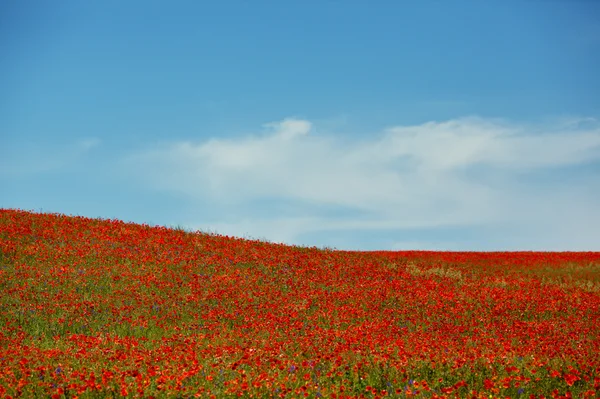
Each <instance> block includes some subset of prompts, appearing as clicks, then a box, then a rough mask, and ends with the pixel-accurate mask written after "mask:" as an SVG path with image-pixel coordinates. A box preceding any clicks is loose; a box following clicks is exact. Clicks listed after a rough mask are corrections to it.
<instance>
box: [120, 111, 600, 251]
mask: <svg viewBox="0 0 600 399" xmlns="http://www.w3.org/2000/svg"><path fill="white" fill-rule="evenodd" d="M263 127H264V128H265V130H264V131H263V132H261V133H260V134H255V135H249V136H245V137H240V138H238V139H218V138H213V139H211V140H207V141H202V142H172V143H166V144H164V145H163V146H161V147H160V148H153V149H147V150H144V151H141V152H139V153H137V154H134V155H132V156H131V157H130V158H129V159H128V161H127V166H128V168H134V169H135V168H136V167H137V168H138V169H137V170H138V172H139V174H138V176H140V175H141V176H142V177H144V178H145V181H146V182H147V183H148V184H150V185H152V186H153V187H155V188H158V189H162V190H167V191H173V192H177V193H180V194H184V195H185V196H187V197H188V198H190V199H192V200H193V199H196V200H202V201H203V202H207V201H208V202H209V203H212V204H213V206H214V208H213V211H214V212H216V213H213V217H214V219H213V220H216V222H215V223H213V225H212V226H211V227H212V228H215V229H216V230H217V231H219V232H222V233H224V234H235V235H241V236H245V235H246V236H253V237H264V238H268V239H272V240H275V241H284V242H289V243H297V237H298V236H299V235H301V234H307V233H311V232H316V231H325V230H327V231H335V230H339V231H342V230H344V231H362V232H364V231H374V230H399V229H410V228H436V227H441V226H457V227H460V226H495V225H498V226H503V228H512V229H514V230H515V231H530V232H531V234H533V235H534V236H532V237H531V239H530V241H529V242H531V244H530V245H531V246H533V245H536V244H535V243H540V242H548V243H555V242H556V243H557V244H556V246H560V242H561V240H560V237H563V235H564V234H565V233H564V232H562V231H560V228H561V226H566V225H568V226H570V227H569V230H570V231H571V233H570V234H577V233H576V232H577V230H578V227H580V228H581V234H586V237H587V238H590V237H591V238H593V239H596V240H597V241H591V240H590V241H589V242H590V243H593V242H599V243H600V227H598V226H600V223H596V224H590V223H589V220H590V216H589V213H595V214H596V215H600V205H597V204H596V202H595V201H593V200H592V198H593V197H594V195H598V197H600V183H599V182H600V180H599V178H598V171H597V170H596V172H595V173H593V172H587V173H586V174H584V175H580V176H577V175H570V176H573V177H577V179H573V180H569V181H552V179H548V177H547V176H546V178H545V180H540V179H538V177H539V175H540V174H548V173H549V171H555V170H561V168H565V167H567V166H569V167H576V166H582V165H585V164H586V163H587V164H589V163H598V162H600V126H599V124H598V123H597V122H596V121H595V120H591V121H590V120H589V119H588V120H570V121H563V123H560V124H554V125H552V126H539V125H538V126H532V125H524V124H515V123H508V122H506V121H502V120H489V119H482V118H475V117H471V118H462V119H455V120H450V121H445V122H428V123H425V124H422V125H418V126H392V127H389V128H387V129H385V130H384V131H383V132H381V133H380V134H378V135H374V136H362V138H361V139H356V138H353V139H348V138H344V136H342V135H339V134H331V133H329V134H326V135H324V134H319V133H318V132H316V131H315V129H314V127H313V125H312V123H311V122H309V121H307V120H302V119H293V118H289V119H285V120H283V121H280V122H273V123H268V124H265V125H264V126H263ZM575 173H576V172H575ZM263 200H265V201H266V200H268V201H275V202H282V203H285V202H286V201H293V202H294V203H300V204H303V205H302V206H299V207H296V212H295V213H293V214H278V213H276V212H275V211H274V213H273V214H271V215H267V216H265V215H258V214H257V213H256V212H255V210H254V208H253V207H252V203H253V202H260V201H263ZM315 207H317V208H318V207H328V209H343V210H346V211H347V212H345V213H344V216H339V215H338V216H332V215H330V214H327V213H325V214H323V213H322V212H317V211H315ZM240 209H243V210H244V216H243V217H242V218H239V219H236V218H234V217H232V216H230V215H232V214H233V213H232V212H233V211H234V210H235V211H237V212H240ZM596 219H597V217H596ZM596 219H594V220H596ZM199 227H202V226H199ZM536 234H539V236H535V235H536ZM544 237H546V238H544ZM570 237H571V240H570V242H571V244H568V245H570V246H573V245H575V244H577V242H578V241H577V240H576V239H573V236H570ZM526 241H527V240H526V239H524V241H522V242H526ZM563 241H565V242H566V241H568V240H563ZM586 242H587V239H586ZM523 249H524V248H523ZM564 249H568V248H564ZM596 249H598V248H596Z"/></svg>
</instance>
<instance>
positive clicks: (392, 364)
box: [0, 209, 600, 399]
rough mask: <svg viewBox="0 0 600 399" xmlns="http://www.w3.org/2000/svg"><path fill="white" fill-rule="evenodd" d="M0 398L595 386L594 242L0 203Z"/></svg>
mask: <svg viewBox="0 0 600 399" xmlns="http://www.w3.org/2000/svg"><path fill="white" fill-rule="evenodd" d="M0 295H1V296H0V397H13V398H15V397H27V398H28V397H52V398H76V397H79V398H103V397H122V396H127V397H144V398H149V397H156V398H159V397H160V398H162V397H181V398H188V397H214V398H225V397H231V398H233V397H258V398H262V397H274V398H277V397H281V398H284V397H285V398H295V397H298V398H304V397H309V398H320V397H323V398H349V397H361V398H376V397H388V396H389V397H400V398H404V397H419V398H454V397H458V398H467V397H475V398H488V399H489V398H491V397H494V398H506V397H510V398H541V397H546V398H556V397H562V398H565V397H575V398H579V397H590V398H595V397H599V396H600V253H598V252H595V253H592V252H588V253H534V252H519V253H458V252H416V251H414V252H412V251H404V252H346V251H331V250H320V249H316V248H298V247H289V246H283V245H276V244H270V243H265V242H259V241H248V240H241V239H234V238H228V237H222V236H216V235H207V234H201V233H190V232H186V231H183V230H181V229H167V228H161V227H150V226H145V225H136V224H127V223H124V222H121V221H118V220H100V219H88V218H82V217H67V216H62V215H55V214H38V213H30V212H24V211H19V210H7V209H0Z"/></svg>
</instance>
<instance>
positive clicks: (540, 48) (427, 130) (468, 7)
mask: <svg viewBox="0 0 600 399" xmlns="http://www.w3.org/2000/svg"><path fill="white" fill-rule="evenodd" d="M0 51H1V54H2V59H1V61H0V187H1V189H0V207H3V208H19V209H27V210H36V211H39V210H42V211H45V212H59V213H66V214H73V215H84V216H89V217H102V218H118V219H123V220H127V221H134V222H140V223H150V224H160V225H168V226H177V225H178V226H184V227H187V228H189V229H193V230H196V229H199V230H205V231H212V232H217V233H221V234H228V235H236V236H242V237H252V238H260V239H267V240H271V241H276V242H286V243H290V244H297V245H308V246H313V245H314V246H318V247H325V246H327V247H335V248H339V249H361V250H370V249H442V250H600V201H599V200H598V198H600V73H594V71H597V70H600V3H598V2H595V1H591V0H590V1H585V0H581V1H577V0H575V1H567V0H564V1H560V0H555V1H541V0H532V1H522V0H515V1H501V2H500V1H488V2H483V1H459V0H457V1H451V2H440V1H436V2H434V1H419V2H408V1H407V2H400V1H399V2H392V1H379V2H369V1H344V2H342V1H323V0H321V1H287V2H275V1H255V2H243V1H218V2H209V1H171V2H165V1H110V0H108V1H102V2H82V1H58V2H51V1H32V2H28V3H27V5H23V4H22V3H21V2H2V3H1V4H0Z"/></svg>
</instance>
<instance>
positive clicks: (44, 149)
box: [0, 137, 101, 178]
mask: <svg viewBox="0 0 600 399" xmlns="http://www.w3.org/2000/svg"><path fill="white" fill-rule="evenodd" d="M100 143H101V141H100V139H98V138H94V137H88V138H83V139H80V140H78V141H75V142H71V143H68V144H56V143H52V144H45V143H38V142H21V143H16V144H13V145H11V146H10V147H8V148H7V149H8V151H7V155H6V156H2V157H0V178H2V177H8V178H23V177H26V176H34V175H40V174H44V173H51V172H56V171H60V170H61V169H64V168H67V167H70V166H73V164H75V163H77V162H78V161H80V160H81V159H82V157H83V156H84V155H86V154H87V153H88V152H89V151H91V150H92V149H93V148H95V147H97V146H99V145H100ZM2 155H4V154H2Z"/></svg>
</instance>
